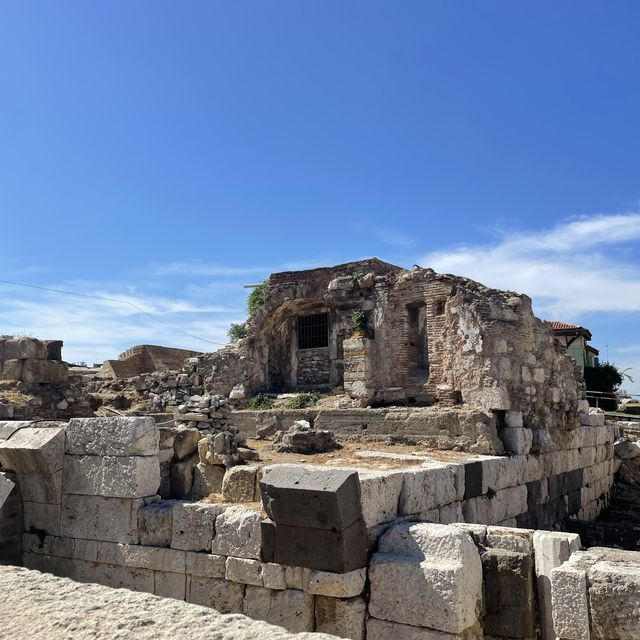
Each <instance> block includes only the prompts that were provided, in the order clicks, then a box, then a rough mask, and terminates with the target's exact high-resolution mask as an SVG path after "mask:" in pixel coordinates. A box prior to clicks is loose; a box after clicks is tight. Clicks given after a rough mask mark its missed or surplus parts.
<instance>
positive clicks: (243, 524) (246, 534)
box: [211, 505, 262, 560]
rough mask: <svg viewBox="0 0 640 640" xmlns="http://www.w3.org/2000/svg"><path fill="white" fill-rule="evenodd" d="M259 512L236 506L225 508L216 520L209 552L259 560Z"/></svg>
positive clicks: (260, 518) (260, 517)
mask: <svg viewBox="0 0 640 640" xmlns="http://www.w3.org/2000/svg"><path fill="white" fill-rule="evenodd" d="M261 520H262V516H261V515H260V512H259V511H256V510H255V509H251V508H250V507H244V506H242V505H236V506H232V507H227V508H226V509H225V510H224V511H223V512H222V513H221V514H220V515H219V516H218V519H217V520H216V535H215V538H214V539H213V543H212V545H211V552H212V553H216V554H220V555H223V556H237V557H239V558H253V559H256V560H259V559H260V545H261V538H262V536H261V532H260V521H261Z"/></svg>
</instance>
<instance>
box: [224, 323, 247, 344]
mask: <svg viewBox="0 0 640 640" xmlns="http://www.w3.org/2000/svg"><path fill="white" fill-rule="evenodd" d="M227 336H228V337H229V340H230V341H231V342H238V340H242V339H243V338H246V337H247V323H246V322H232V323H231V325H229V330H228V331H227Z"/></svg>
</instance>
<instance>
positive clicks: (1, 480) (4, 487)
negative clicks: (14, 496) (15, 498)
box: [0, 472, 16, 509]
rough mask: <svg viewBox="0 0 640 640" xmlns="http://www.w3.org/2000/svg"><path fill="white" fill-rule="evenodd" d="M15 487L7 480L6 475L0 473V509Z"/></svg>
mask: <svg viewBox="0 0 640 640" xmlns="http://www.w3.org/2000/svg"><path fill="white" fill-rule="evenodd" d="M15 486H16V485H15V484H14V483H13V481H12V480H10V479H9V477H8V476H7V474H6V473H2V472H0V509H1V508H2V506H3V505H4V503H5V502H6V500H7V498H8V497H9V494H10V493H11V492H12V491H13V489H14V487H15Z"/></svg>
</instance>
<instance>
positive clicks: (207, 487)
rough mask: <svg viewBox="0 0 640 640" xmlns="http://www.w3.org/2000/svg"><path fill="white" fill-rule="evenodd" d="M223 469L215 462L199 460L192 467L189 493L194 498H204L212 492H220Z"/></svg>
mask: <svg viewBox="0 0 640 640" xmlns="http://www.w3.org/2000/svg"><path fill="white" fill-rule="evenodd" d="M224 469H225V468H224V467H221V466H219V465H216V464H203V463H202V462H199V463H198V464H197V465H196V466H195V467H194V469H193V484H192V486H191V495H192V496H193V497H194V498H204V497H206V496H210V495H211V494H213V493H221V492H222V481H223V478H224Z"/></svg>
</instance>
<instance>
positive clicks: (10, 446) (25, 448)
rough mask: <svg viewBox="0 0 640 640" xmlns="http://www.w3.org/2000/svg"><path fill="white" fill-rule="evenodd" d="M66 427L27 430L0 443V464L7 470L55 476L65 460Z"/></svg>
mask: <svg viewBox="0 0 640 640" xmlns="http://www.w3.org/2000/svg"><path fill="white" fill-rule="evenodd" d="M64 433H65V429H64V427H25V428H23V429H19V430H18V431H16V432H15V433H13V435H11V437H10V438H9V439H8V440H5V441H4V442H1V443H0V465H2V467H3V468H4V469H5V470H6V471H15V472H17V473H43V474H46V475H53V474H55V473H56V472H57V471H60V470H61V469H62V466H63V457H64Z"/></svg>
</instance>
